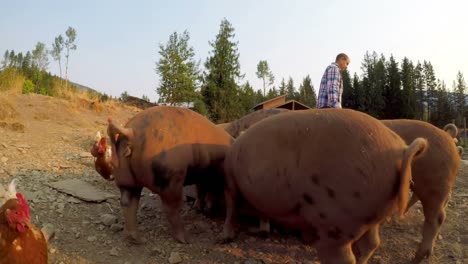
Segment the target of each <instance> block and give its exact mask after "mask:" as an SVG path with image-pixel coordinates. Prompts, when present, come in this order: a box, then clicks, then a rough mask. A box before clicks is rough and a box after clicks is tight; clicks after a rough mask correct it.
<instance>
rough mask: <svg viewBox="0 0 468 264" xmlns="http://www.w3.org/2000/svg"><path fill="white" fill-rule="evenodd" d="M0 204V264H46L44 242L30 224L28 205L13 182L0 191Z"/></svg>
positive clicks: (45, 242)
mask: <svg viewBox="0 0 468 264" xmlns="http://www.w3.org/2000/svg"><path fill="white" fill-rule="evenodd" d="M0 204H1V207H0V263H1V264H7V263H8V264H47V262H48V255H47V241H46V239H45V237H44V234H43V233H42V232H41V230H39V229H38V228H37V227H36V226H35V225H34V224H32V223H31V217H30V215H29V206H28V204H27V202H26V199H25V198H24V197H23V195H22V194H21V193H17V192H16V187H15V182H14V180H13V181H12V182H11V183H10V185H9V187H8V190H6V191H5V190H3V187H2V188H0Z"/></svg>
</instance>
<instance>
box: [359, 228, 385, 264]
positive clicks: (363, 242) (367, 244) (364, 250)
mask: <svg viewBox="0 0 468 264" xmlns="http://www.w3.org/2000/svg"><path fill="white" fill-rule="evenodd" d="M379 245H380V237H379V226H378V225H375V226H373V227H371V228H370V229H369V230H367V232H366V233H364V234H363V235H362V236H361V237H360V238H359V240H358V241H357V242H356V246H357V247H358V249H359V253H360V256H359V257H358V262H357V263H358V264H366V263H367V261H369V259H370V257H371V256H372V254H374V251H375V250H376V249H377V248H378V247H379Z"/></svg>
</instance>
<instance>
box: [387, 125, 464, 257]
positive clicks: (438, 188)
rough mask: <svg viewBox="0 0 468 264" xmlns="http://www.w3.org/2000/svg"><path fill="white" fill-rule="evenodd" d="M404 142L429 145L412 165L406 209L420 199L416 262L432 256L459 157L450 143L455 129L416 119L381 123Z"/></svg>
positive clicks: (452, 142)
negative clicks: (421, 141) (421, 223)
mask: <svg viewBox="0 0 468 264" xmlns="http://www.w3.org/2000/svg"><path fill="white" fill-rule="evenodd" d="M382 122H383V123H384V124H385V125H386V126H387V127H389V128H390V129H391V130H393V131H395V132H396V133H397V134H398V135H399V136H400V137H401V138H403V139H404V140H405V141H406V143H408V144H409V143H411V142H412V141H413V140H415V139H416V138H417V137H423V138H425V139H427V141H428V143H429V146H428V148H427V151H426V153H425V154H424V156H423V157H421V158H420V159H418V160H416V161H415V162H414V163H413V166H412V175H413V183H414V184H412V185H411V189H412V190H413V196H412V197H411V200H410V202H409V205H408V207H407V209H409V208H410V207H411V206H412V205H413V204H414V203H416V202H417V201H418V199H419V200H421V203H422V206H423V209H424V217H425V220H424V228H423V234H422V235H423V238H422V241H421V243H420V245H419V248H418V250H417V252H416V255H415V257H414V259H413V263H419V262H421V261H422V259H423V258H425V257H429V256H430V255H431V254H432V251H433V248H434V244H435V240H436V237H437V234H438V233H439V231H440V227H441V225H442V223H443V222H444V220H445V216H446V213H445V207H446V205H447V202H448V200H449V197H450V192H451V190H452V187H453V185H454V183H455V178H456V175H457V173H458V167H459V163H460V156H459V154H458V151H457V147H456V146H455V143H454V140H453V139H454V137H455V136H456V135H457V128H456V127H455V126H454V125H453V124H449V125H447V126H446V127H445V130H446V131H447V132H445V131H444V130H442V129H440V128H437V127H435V126H433V125H431V124H429V123H427V122H423V121H419V120H408V119H395V120H382Z"/></svg>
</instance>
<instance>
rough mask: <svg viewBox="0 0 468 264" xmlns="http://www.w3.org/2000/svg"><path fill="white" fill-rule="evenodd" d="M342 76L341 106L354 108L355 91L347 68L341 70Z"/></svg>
mask: <svg viewBox="0 0 468 264" xmlns="http://www.w3.org/2000/svg"><path fill="white" fill-rule="evenodd" d="M341 77H342V78H343V94H342V96H341V100H342V102H341V106H342V107H343V108H351V109H356V91H355V90H354V87H353V85H352V83H351V78H350V77H349V72H348V70H341Z"/></svg>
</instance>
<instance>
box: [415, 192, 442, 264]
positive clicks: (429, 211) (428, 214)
mask: <svg viewBox="0 0 468 264" xmlns="http://www.w3.org/2000/svg"><path fill="white" fill-rule="evenodd" d="M430 198H431V199H425V200H424V201H422V205H423V210H424V227H423V238H422V241H421V243H420V245H419V248H418V251H416V255H415V257H414V259H413V261H412V263H414V264H416V263H419V262H421V261H422V260H423V259H424V258H428V257H429V256H430V255H431V254H432V250H433V249H434V244H435V240H436V237H437V235H438V233H439V231H440V227H441V226H442V224H443V223H444V221H445V217H446V212H445V206H446V205H447V202H446V201H447V199H448V198H446V199H445V200H442V199H434V198H435V197H430Z"/></svg>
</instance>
